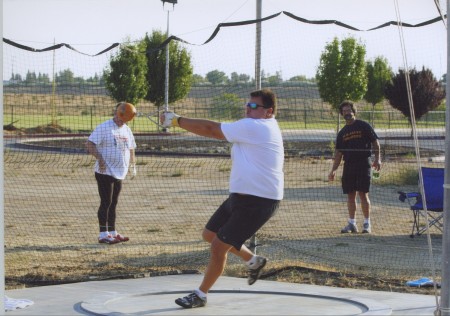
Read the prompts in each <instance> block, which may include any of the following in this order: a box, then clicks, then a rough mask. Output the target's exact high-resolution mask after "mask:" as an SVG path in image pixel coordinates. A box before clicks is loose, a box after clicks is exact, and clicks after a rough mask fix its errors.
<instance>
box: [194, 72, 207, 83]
mask: <svg viewBox="0 0 450 316" xmlns="http://www.w3.org/2000/svg"><path fill="white" fill-rule="evenodd" d="M205 82H207V80H206V79H205V78H203V76H202V75H199V74H193V75H192V85H193V86H200V85H203V84H205Z"/></svg>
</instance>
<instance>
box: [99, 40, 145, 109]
mask: <svg viewBox="0 0 450 316" xmlns="http://www.w3.org/2000/svg"><path fill="white" fill-rule="evenodd" d="M138 50H139V47H138V46H136V45H126V46H122V47H121V48H120V50H119V52H118V53H117V54H116V55H114V56H112V57H111V60H110V62H109V67H108V68H107V69H106V70H105V71H104V73H103V78H104V80H105V85H106V89H107V90H108V92H109V94H110V95H111V97H112V98H113V99H114V100H116V101H117V102H121V101H126V102H130V103H132V104H135V105H136V104H137V103H138V102H139V101H140V100H142V99H143V98H144V97H145V95H146V93H147V82H146V80H145V75H146V72H147V68H146V59H145V55H144V54H143V53H141V52H139V51H138Z"/></svg>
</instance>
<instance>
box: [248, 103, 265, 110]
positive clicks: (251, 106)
mask: <svg viewBox="0 0 450 316" xmlns="http://www.w3.org/2000/svg"><path fill="white" fill-rule="evenodd" d="M246 105H247V107H249V108H250V109H252V110H254V109H257V108H264V109H270V106H269V107H266V106H264V105H259V104H256V103H253V102H249V103H247V104H246Z"/></svg>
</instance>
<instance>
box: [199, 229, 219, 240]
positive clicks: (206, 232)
mask: <svg viewBox="0 0 450 316" xmlns="http://www.w3.org/2000/svg"><path fill="white" fill-rule="evenodd" d="M216 235H217V234H216V233H215V232H212V231H210V230H209V229H206V228H205V229H203V233H202V237H203V240H204V241H207V242H209V243H211V242H212V241H213V239H214V237H216Z"/></svg>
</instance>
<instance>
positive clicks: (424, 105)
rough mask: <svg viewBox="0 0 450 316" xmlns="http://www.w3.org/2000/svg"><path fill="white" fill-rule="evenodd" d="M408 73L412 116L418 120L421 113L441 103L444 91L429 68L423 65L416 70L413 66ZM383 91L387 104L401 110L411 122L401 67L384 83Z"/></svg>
mask: <svg viewBox="0 0 450 316" xmlns="http://www.w3.org/2000/svg"><path fill="white" fill-rule="evenodd" d="M408 74H409V81H410V83H411V85H410V87H411V95H412V102H413V109H414V118H415V119H416V120H420V118H421V117H422V116H423V115H425V114H426V113H428V112H429V111H432V110H434V109H435V108H437V107H438V106H439V105H440V104H441V102H442V101H443V100H444V98H445V91H444V89H443V87H442V86H441V84H440V83H439V82H438V81H437V80H436V78H435V77H434V75H433V73H432V72H431V70H430V69H425V67H423V68H422V70H421V71H417V70H416V69H415V68H413V69H411V70H410V71H409V73H408ZM384 93H385V97H386V99H387V100H388V101H389V104H390V105H391V106H392V107H393V108H394V109H397V110H399V111H400V112H402V114H403V115H404V116H405V117H407V118H408V121H409V122H410V124H411V121H412V116H411V111H410V106H409V100H408V89H407V84H406V73H405V71H404V70H403V69H400V70H399V71H398V73H397V74H395V75H394V76H393V77H392V80H391V82H389V83H388V84H387V85H386V88H385V90H384Z"/></svg>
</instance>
